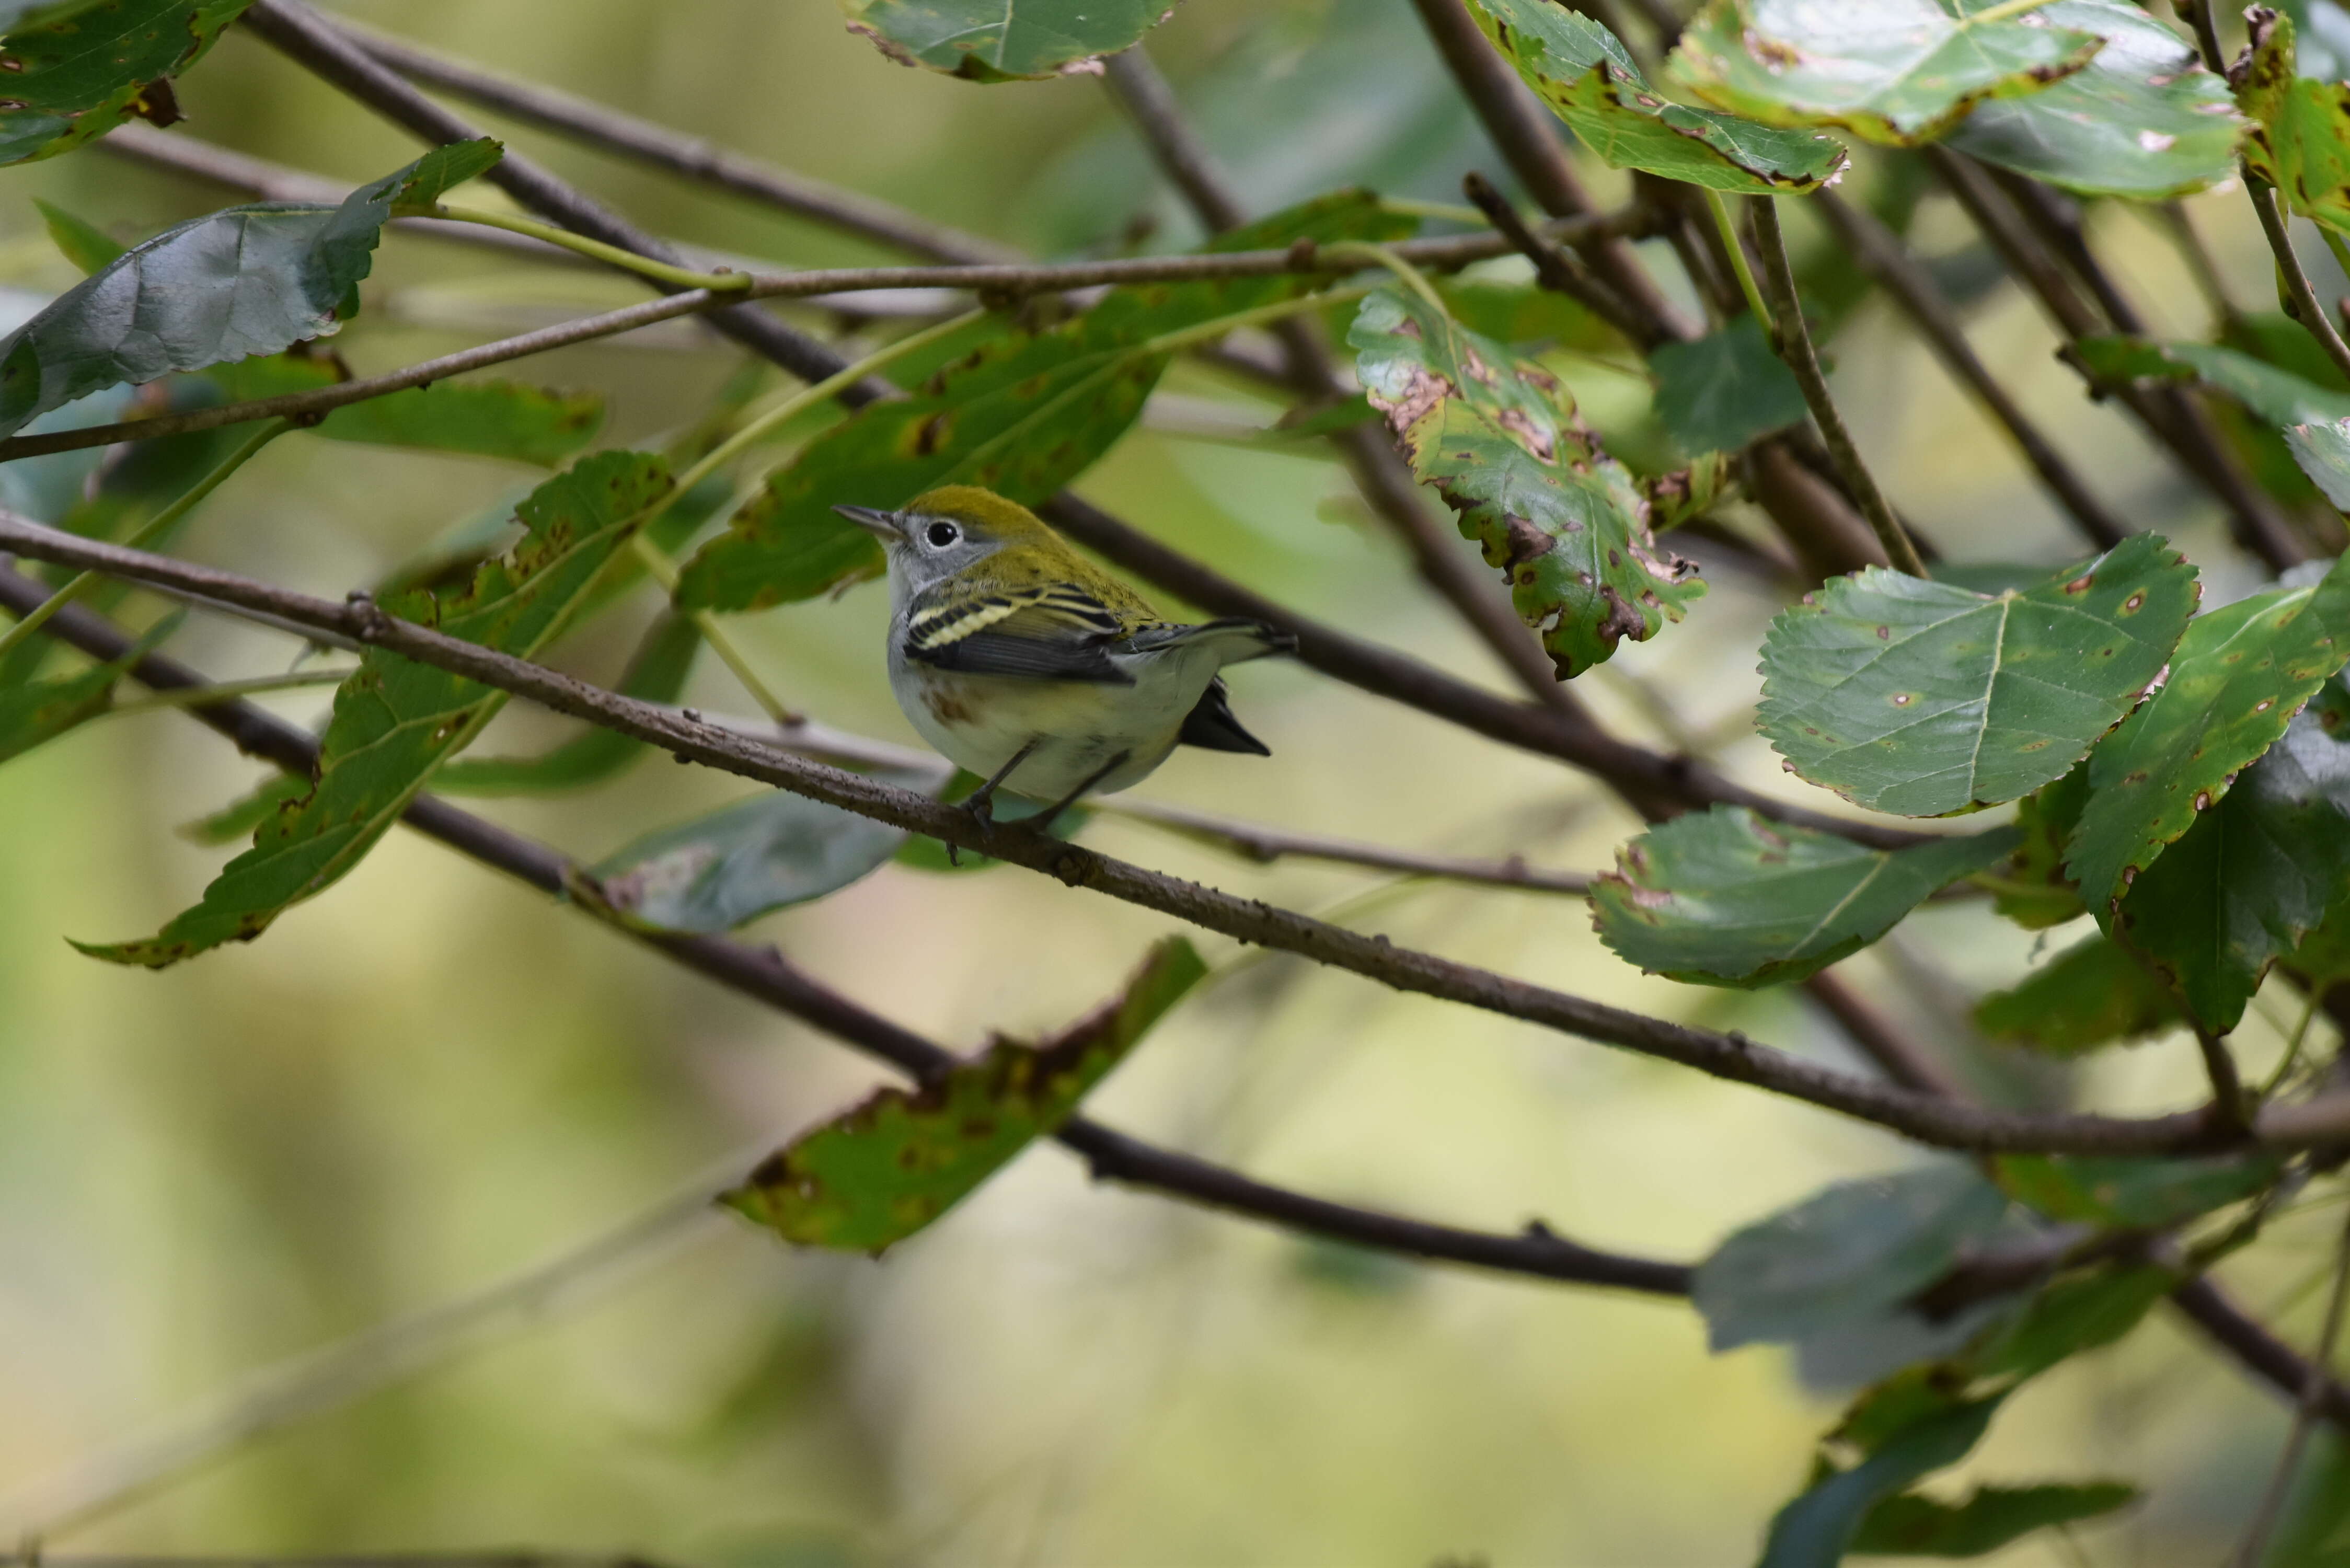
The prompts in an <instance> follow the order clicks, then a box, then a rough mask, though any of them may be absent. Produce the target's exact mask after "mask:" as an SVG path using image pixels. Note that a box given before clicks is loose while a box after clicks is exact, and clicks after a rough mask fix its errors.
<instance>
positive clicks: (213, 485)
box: [0, 419, 294, 658]
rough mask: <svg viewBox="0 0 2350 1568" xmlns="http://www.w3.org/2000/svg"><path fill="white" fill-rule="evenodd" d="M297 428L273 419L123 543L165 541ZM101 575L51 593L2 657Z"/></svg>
mask: <svg viewBox="0 0 2350 1568" xmlns="http://www.w3.org/2000/svg"><path fill="white" fill-rule="evenodd" d="M293 428H294V421H292V420H284V419H279V420H272V421H269V422H268V423H267V424H265V425H264V426H262V427H261V428H260V429H259V430H257V431H254V432H253V434H252V435H250V436H248V437H246V438H245V441H244V445H242V446H240V447H238V448H237V449H236V450H235V451H234V452H231V453H229V454H228V456H226V457H224V458H223V459H222V460H221V462H220V463H219V465H218V466H217V467H215V468H214V469H213V471H212V472H210V473H207V474H205V475H204V476H203V478H202V479H199V480H198V481H196V482H195V483H193V484H192V485H190V486H189V487H188V488H187V490H186V491H185V492H184V493H182V494H181V496H180V498H179V499H178V500H176V501H174V502H172V504H170V505H168V506H166V507H164V508H163V510H161V512H158V513H157V514H155V515H154V516H152V517H151V518H149V519H148V520H147V522H146V523H145V524H142V525H141V526H140V529H139V531H138V532H137V533H135V534H133V535H130V538H128V539H126V540H124V541H123V543H124V545H126V546H127V547H128V548H130V549H133V550H138V549H143V548H145V547H146V546H147V545H149V544H150V543H151V542H153V541H156V540H159V539H161V538H162V537H163V535H166V534H167V533H169V532H170V531H171V530H172V526H173V525H174V524H177V523H178V522H179V521H180V519H181V518H182V517H185V516H186V515H187V514H189V513H190V512H191V511H192V510H194V508H195V507H196V505H197V504H199V503H200V502H202V501H203V498H204V497H205V496H207V495H210V494H211V493H213V491H215V490H218V489H219V488H220V487H221V485H222V484H223V483H224V482H225V481H226V480H227V478H228V476H229V475H230V474H232V473H234V472H236V471H237V470H238V469H240V468H243V467H244V465H245V462H247V461H248V460H249V459H251V458H252V456H253V455H254V454H255V452H259V451H260V450H261V449H262V448H263V447H265V446H267V445H268V444H269V443H270V442H271V441H276V439H277V438H278V437H279V436H282V435H284V434H285V433H286V431H290V430H292V429H293ZM99 576H100V574H99V573H97V572H81V573H78V574H76V575H75V576H74V577H73V578H72V579H71V580H70V581H68V583H67V584H66V585H65V587H61V588H59V589H58V590H57V592H56V593H53V594H51V595H50V596H49V597H48V598H47V600H45V601H44V602H43V603H42V605H41V607H39V608H38V609H36V610H34V611H32V612H31V613H30V614H28V615H26V617H25V618H24V619H22V620H20V621H18V622H17V623H16V625H14V626H12V627H10V628H8V629H7V630H6V631H5V632H0V658H5V657H6V656H7V655H8V654H9V653H10V652H12V651H14V650H15V649H16V648H17V647H19V646H20V645H21V644H23V643H24V641H25V640H26V639H27V638H29V637H31V636H32V635H33V634H34V633H35V632H36V631H38V630H40V629H41V628H42V627H44V626H46V625H47V624H48V619H49V618H50V617H51V616H53V615H55V614H57V612H58V611H59V610H61V609H63V608H65V607H66V606H68V605H69V604H71V603H73V602H74V600H76V599H78V598H79V597H82V595H84V594H86V593H88V592H89V590H90V589H91V588H92V587H95V586H96V585H97V583H98V580H99Z"/></svg>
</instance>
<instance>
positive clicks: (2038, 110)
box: [1950, 0, 2246, 202]
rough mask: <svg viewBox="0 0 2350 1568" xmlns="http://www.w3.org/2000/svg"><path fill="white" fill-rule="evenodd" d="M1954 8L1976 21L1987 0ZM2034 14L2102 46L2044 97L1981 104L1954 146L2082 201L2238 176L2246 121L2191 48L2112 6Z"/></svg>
mask: <svg viewBox="0 0 2350 1568" xmlns="http://www.w3.org/2000/svg"><path fill="white" fill-rule="evenodd" d="M1956 3H1957V5H1958V6H1959V8H1960V10H1962V11H1968V12H1973V11H1980V10H1981V9H1983V8H1984V7H1985V6H1986V5H1991V4H1992V3H1993V0H1956ZM2032 15H2033V17H2034V18H2035V19H2043V20H2045V21H2046V23H2047V25H2048V26H2051V27H2062V28H2066V29H2069V30H2071V31H2074V32H2078V33H2091V34H2095V36H2098V37H2101V38H2103V39H2105V41H2106V47H2104V48H2102V49H2099V50H2098V51H2097V53H2096V56H2095V58H2093V59H2091V60H2090V61H2089V63H2088V65H2087V66H2085V67H2083V68H2082V69H2080V70H2078V71H2075V72H2074V73H2073V74H2072V75H2071V76H2068V77H2066V78H2064V80H2062V81H2059V82H2057V83H2055V84H2054V86H2051V87H2049V88H2045V89H2043V91H2040V92H2035V93H2032V94H2029V95H2027V96H2025V97H2023V98H2015V99H1993V100H1991V101H1989V102H1984V103H1980V104H1977V105H1976V106H1975V109H1974V111H1973V112H1972V113H1970V115H1968V116H1967V118H1966V120H1965V122H1964V123H1962V124H1961V125H1960V126H1959V128H1958V129H1957V130H1954V131H1952V132H1951V133H1950V145H1951V146H1953V147H1955V148H1958V149H1959V150H1960V151H1962V152H1966V153H1970V154H1971V155H1972V156H1974V157H1976V158H1980V159H1981V160H1982V161H1984V162H1986V163H1996V164H1998V165H1999V166H2000V167H2002V168H2003V169H2012V170H2014V171H2016V172H2017V173H2019V174H2026V175H2030V176H2031V177H2032V178H2033V179H2035V180H2044V181H2046V182H2049V183H2050V184H2052V185H2059V186H2062V187H2064V189H2065V190H2068V191H2073V192H2078V193H2079V194H2081V195H2084V196H2121V197H2126V198H2128V199H2130V200H2133V201H2140V202H2159V201H2168V200H2170V199H2172V198H2174V197H2178V196H2184V195H2188V194H2190V193H2191V192H2197V191H2200V190H2203V189H2204V188H2206V187H2207V186H2210V185H2212V184H2215V183H2217V182H2220V181H2221V180H2224V179H2226V178H2227V177H2228V176H2229V175H2230V174H2231V173H2233V172H2234V171H2235V162H2236V144H2237V142H2238V141H2240V140H2241V139H2242V137H2243V134H2244V130H2245V129H2246V122H2245V120H2244V118H2243V117H2242V116H2241V115H2240V114H2238V113H2237V112H2236V107H2235V99H2234V98H2233V95H2232V94H2231V93H2230V89H2229V87H2228V84H2227V82H2226V81H2225V80H2224V79H2223V78H2220V76H2218V75H2216V74H2215V73H2213V72H2211V71H2208V70H2205V69H2204V68H2203V66H2202V62H2201V59H2200V57H2198V55H2197V54H2196V52H2195V48H2194V46H2193V45H2191V44H2189V42H2187V40H2185V39H2183V38H2181V37H2180V36H2178V34H2177V33H2174V32H2172V31H2171V30H2170V29H2169V28H2168V27H2166V26H2163V25H2162V24H2161V23H2160V22H2158V21H2156V20H2155V19H2154V18H2153V17H2151V16H2147V14H2146V13H2145V12H2143V11H2141V10H2139V9H2137V7H2136V6H2134V5H2120V4H2116V0H2055V4H2054V5H2043V6H2042V7H2041V8H2040V9H2039V10H2037V11H2034V12H2033V13H2032Z"/></svg>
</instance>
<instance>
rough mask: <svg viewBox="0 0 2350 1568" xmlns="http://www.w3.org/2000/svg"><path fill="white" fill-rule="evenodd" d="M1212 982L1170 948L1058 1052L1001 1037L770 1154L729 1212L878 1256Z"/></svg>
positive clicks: (1006, 1157) (1031, 1138)
mask: <svg viewBox="0 0 2350 1568" xmlns="http://www.w3.org/2000/svg"><path fill="white" fill-rule="evenodd" d="M1206 973H1207V966H1206V965H1205V964H1203V963H1201V961H1200V955H1199V954H1198V953H1197V952H1195V951H1193V950H1192V948H1191V943H1190V942H1188V941H1185V940H1183V939H1182V938H1180V937H1170V938H1168V939H1167V940H1165V941H1162V942H1160V943H1159V945H1158V946H1157V947H1156V948H1154V949H1152V950H1151V952H1150V956H1149V958H1148V959H1146V960H1145V961H1143V964H1142V967H1141V968H1140V969H1139V971H1136V973H1135V974H1134V976H1133V978H1132V979H1130V980H1128V981H1127V983H1126V987H1125V989H1124V990H1123V991H1122V992H1120V993H1119V994H1118V995H1117V996H1115V997H1113V998H1111V999H1110V1001H1109V1002H1107V1003H1106V1004H1105V1005H1103V1006H1102V1007H1100V1008H1098V1009H1097V1010H1096V1011H1095V1012H1092V1013H1090V1014H1088V1015H1087V1016H1086V1017H1085V1018H1082V1019H1080V1020H1078V1021H1077V1022H1076V1023H1074V1024H1072V1025H1070V1026H1069V1027H1068V1028H1067V1029H1065V1030H1063V1031H1062V1032H1061V1033H1059V1034H1057V1035H1055V1036H1054V1037H1053V1038H1052V1039H1049V1040H1047V1041H1045V1042H1044V1043H1043V1044H1038V1045H1028V1044H1022V1043H1021V1042H1019V1041H1016V1040H1006V1039H1003V1038H1002V1037H1001V1036H998V1037H997V1038H996V1039H995V1040H993V1042H991V1043H990V1044H989V1045H988V1047H987V1049H986V1050H985V1051H983V1052H982V1053H981V1054H979V1055H977V1056H975V1057H972V1058H970V1059H968V1060H966V1061H964V1062H962V1063H960V1064H957V1065H956V1066H955V1068H954V1069H953V1070H952V1071H951V1072H950V1073H948V1074H947V1075H945V1076H944V1077H943V1078H941V1079H939V1080H938V1081H936V1082H934V1083H932V1084H931V1085H927V1086H926V1087H924V1088H922V1089H920V1090H919V1091H916V1090H910V1089H883V1090H880V1091H879V1092H878V1093H876V1094H875V1095H873V1096H872V1097H870V1098H869V1099H868V1100H866V1101H865V1102H864V1103H863V1104H862V1105H859V1106H856V1107H855V1108H853V1109H851V1110H848V1111H846V1112H844V1113H842V1114H841V1115H840V1116H835V1117H834V1118H833V1119H832V1120H831V1121H829V1122H827V1123H826V1124H825V1125H824V1126H822V1127H817V1128H816V1129H815V1130H814V1131H813V1132H809V1133H806V1134H805V1135H803V1136H802V1137H799V1138H798V1139H797V1140H795V1142H793V1143H792V1144H791V1145H790V1146H789V1147H785V1148H783V1149H779V1150H778V1151H776V1152H775V1153H774V1154H772V1155H769V1156H768V1157H767V1158H765V1159H764V1160H763V1161H761V1162H760V1164H759V1167H758V1168H757V1169H755V1170H754V1171H753V1172H752V1173H751V1177H750V1179H749V1180H748V1181H746V1182H744V1183H743V1185H742V1186H740V1187H738V1188H736V1189H733V1191H732V1192H729V1193H727V1194H726V1195H725V1197H724V1198H723V1199H722V1201H723V1202H724V1203H726V1204H728V1205H729V1206H731V1207H732V1208H733V1209H735V1210H738V1211H740V1212H741V1213H743V1214H744V1215H746V1216H748V1217H749V1218H751V1219H753V1220H757V1221H758V1222H759V1223H760V1224H762V1225H764V1226H766V1227H767V1228H768V1229H770V1230H772V1231H775V1232H777V1233H778V1234H779V1235H781V1236H782V1237H783V1238H784V1239H785V1241H796V1242H799V1243H800V1244H801V1245H803V1246H810V1247H831V1248H836V1249H837V1250H839V1251H848V1252H875V1253H878V1252H879V1251H882V1250H883V1249H884V1248H887V1247H889V1246H891V1245H893V1244H895V1243H896V1242H899V1241H904V1240H905V1239H906V1238H907V1237H909V1236H910V1235H912V1234H913V1233H914V1232H915V1231H920V1230H921V1229H922V1228H923V1227H924V1226H926V1225H928V1224H929V1223H930V1222H931V1220H935V1219H937V1218H938V1217H939V1216H940V1215H941V1214H943V1213H945V1212H946V1211H947V1210H949V1209H951V1208H953V1207H954V1206H955V1205H956V1204H957V1203H959V1202H961V1201H962V1199H964V1198H966V1197H968V1196H969V1195H970V1194H971V1192H972V1189H975V1188H977V1187H978V1186H979V1185H980V1183H982V1182H983V1181H985V1180H986V1179H988V1178H989V1177H991V1176H993V1175H994V1174H995V1173H996V1172H997V1171H998V1170H1000V1169H1002V1168H1003V1167H1004V1166H1006V1165H1008V1164H1010V1163H1011V1161H1012V1159H1013V1158H1014V1156H1015V1155H1017V1154H1019V1152H1020V1151H1021V1150H1022V1149H1024V1148H1026V1147H1028V1146H1029V1145H1030V1144H1031V1143H1034V1142H1035V1140H1036V1139H1038V1138H1040V1137H1044V1136H1045V1135H1046V1134H1048V1133H1050V1132H1051V1131H1052V1130H1053V1129H1054V1128H1055V1127H1059V1126H1060V1125H1061V1124H1062V1123H1063V1122H1065V1121H1066V1120H1068V1118H1069V1116H1070V1114H1071V1113H1072V1112H1074V1111H1075V1110H1076V1108H1077V1102H1078V1101H1080V1100H1082V1099H1083V1098H1084V1097H1085V1096H1086V1095H1087V1093H1089V1092H1090V1091H1091V1090H1092V1088H1093V1086H1094V1085H1096V1084H1098V1083H1099V1082H1101V1080H1102V1079H1103V1078H1104V1077H1106V1076H1107V1075H1108V1074H1109V1072H1110V1070H1111V1069H1112V1068H1114V1067H1116V1066H1117V1065H1118V1064H1119V1063H1120V1062H1122V1061H1124V1060H1125V1059H1126V1056H1127V1054H1128V1052H1130V1051H1132V1050H1133V1049H1134V1047H1135V1045H1136V1044H1138V1043H1139V1041H1140V1040H1141V1038H1142V1036H1143V1035H1144V1034H1145V1033H1149V1029H1150V1026H1151V1025H1152V1024H1154V1023H1158V1022H1159V1018H1160V1017H1162V1016H1163V1015H1164V1014H1165V1013H1166V1012H1167V1010H1168V1009H1169V1008H1170V1007H1172V1006H1174V1005H1175V1003H1176V1002H1178V1001H1180V1000H1181V998H1182V996H1183V993H1184V992H1187V991H1189V990H1191V987H1192V986H1193V985H1194V984H1196V983H1197V982H1198V981H1199V980H1200V978H1201V976H1202V975H1204V974H1206Z"/></svg>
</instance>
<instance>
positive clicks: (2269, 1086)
mask: <svg viewBox="0 0 2350 1568" xmlns="http://www.w3.org/2000/svg"><path fill="white" fill-rule="evenodd" d="M2324 998H2325V982H2324V981H2319V982H2318V983H2317V984H2315V985H2313V986H2311V987H2310V988H2309V1000H2308V1001H2307V1002H2304V1003H2303V1005H2302V1009H2301V1022H2300V1023H2296V1024H2294V1025H2293V1037H2292V1038H2291V1039H2290V1040H2288V1041H2286V1043H2285V1048H2284V1057H2283V1059H2282V1061H2280V1062H2278V1063H2277V1064H2276V1071H2275V1072H2273V1073H2271V1074H2270V1075H2269V1081H2268V1082H2267V1083H2265V1084H2263V1085H2261V1099H2262V1101H2263V1102H2265V1101H2267V1100H2268V1099H2269V1097H2270V1096H2272V1095H2274V1094H2275V1093H2276V1092H2277V1090H2278V1089H2279V1088H2280V1087H2282V1085H2283V1084H2284V1081H2285V1079H2286V1078H2287V1077H2289V1076H2290V1075H2292V1073H2293V1068H2295V1067H2296V1066H2298V1065H2300V1064H2301V1047H2302V1043H2303V1041H2305V1040H2307V1039H2308V1038H2309V1025H2310V1023H2311V1021H2312V1020H2314V1018H2316V1016H2317V1004H2318V1003H2319V1002H2322V1001H2324Z"/></svg>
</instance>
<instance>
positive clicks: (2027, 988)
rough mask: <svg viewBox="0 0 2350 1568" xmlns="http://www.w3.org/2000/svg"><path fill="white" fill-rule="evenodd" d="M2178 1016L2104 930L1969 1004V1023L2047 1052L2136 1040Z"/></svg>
mask: <svg viewBox="0 0 2350 1568" xmlns="http://www.w3.org/2000/svg"><path fill="white" fill-rule="evenodd" d="M2174 1023H2178V1002H2177V1000H2176V999H2174V998H2173V997H2172V996H2171V994H2170V992H2169V990H2168V987H2166V986H2165V985H2164V984H2163V983H2162V981H2160V980H2158V979H2157V978H2156V977H2155V976H2154V975H2153V974H2151V973H2150V972H2148V971H2147V967H2146V965H2144V964H2142V963H2140V962H2139V961H2137V960H2136V959H2134V958H2132V957H2131V956H2130V955H2129V954H2128V953H2127V952H2125V951H2124V950H2122V949H2121V948H2119V947H2117V946H2116V945H2115V944H2114V943H2113V942H2111V941H2109V940H2106V938H2104V937H2091V938H2089V939H2088V940H2086V941H2084V942H2080V943H2077V944H2075V945H2074V946H2073V947H2070V948H2067V949H2065V950H2064V952H2063V953H2061V954H2059V955H2058V956H2057V957H2056V958H2055V959H2054V960H2053V961H2050V962H2048V963H2046V964H2043V965H2042V966H2041V967H2040V968H2039V969H2036V970H2034V971H2033V972H2032V973H2031V974H2030V975H2029V976H2027V977H2025V979H2024V981H2022V984H2020V985H2017V986H2015V987H2013V988H2012V989H2011V990H2008V991H1996V992H1991V994H1990V995H1989V996H1986V997H1984V998H1983V999H1982V1000H1981V1002H1977V1003H1975V1026H1976V1027H1977V1028H1979V1029H1981V1031H1982V1032H1983V1033H1985V1034H1988V1035H1990V1036H1991V1038H1992V1039H1994V1040H2008V1041H2012V1042H2014V1043H2015V1044H2020V1045H2028V1046H2030V1047H2031V1048H2032V1049H2033V1050H2035V1051H2044V1052H2046V1053H2048V1054H2050V1055H2052V1056H2077V1055H2081V1054H2084V1053H2085V1052H2089V1051H2094V1050H2095V1049H2096V1048H2097V1047H2099V1046H2101V1045H2111V1044H2120V1043H2124V1042H2127V1041H2132V1040H2142V1039H2145V1038H2147V1036H2149V1035H2153V1034H2158V1033H2162V1032H2163V1031H2164V1030H2166V1029H2168V1028H2169V1027H2170V1026H2171V1025H2172V1024H2174Z"/></svg>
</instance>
